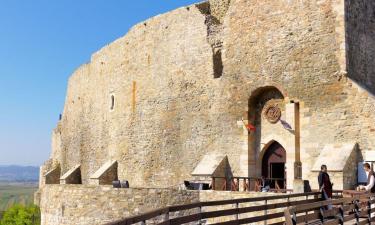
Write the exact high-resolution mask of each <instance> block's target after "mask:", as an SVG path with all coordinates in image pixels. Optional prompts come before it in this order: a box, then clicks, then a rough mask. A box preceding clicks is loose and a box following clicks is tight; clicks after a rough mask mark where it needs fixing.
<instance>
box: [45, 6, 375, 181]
mask: <svg viewBox="0 0 375 225" xmlns="http://www.w3.org/2000/svg"><path fill="white" fill-rule="evenodd" d="M227 3H229V1H226V2H224V4H222V5H221V4H217V2H212V6H215V5H219V6H220V7H215V10H216V11H215V10H212V12H214V11H215V13H216V14H217V15H221V16H220V18H221V20H220V21H219V22H218V23H210V19H209V15H208V14H207V13H209V12H211V11H210V10H208V11H207V10H206V11H205V10H204V9H205V7H206V8H207V7H209V5H208V4H207V3H202V4H200V5H198V6H189V7H184V8H180V9H177V10H175V11H172V12H170V13H167V14H164V15H160V16H157V17H154V18H152V19H150V20H147V21H145V22H144V23H140V24H138V25H136V26H135V27H133V28H132V29H131V30H130V31H129V33H128V34H127V35H126V36H124V37H123V38H120V39H118V40H116V41H115V42H113V43H111V44H109V45H108V46H105V47H104V48H103V49H101V50H100V51H98V52H97V53H95V54H94V55H93V56H92V59H91V62H90V63H89V64H85V65H83V66H82V67H80V68H79V69H78V70H77V71H76V72H75V73H74V74H73V76H72V77H71V78H70V80H69V87H68V92H67V93H68V94H67V97H66V104H65V108H64V112H63V117H62V120H61V121H60V122H59V125H58V127H57V128H56V130H55V131H54V142H53V143H54V144H53V149H54V150H53V154H52V158H54V159H55V160H57V161H59V162H60V164H61V169H62V173H65V172H66V171H68V170H69V169H70V168H72V167H74V166H75V165H77V164H80V165H81V171H82V182H83V183H87V182H88V178H89V177H90V175H92V174H93V173H94V172H95V171H96V170H98V169H99V168H100V167H101V166H102V165H103V164H104V163H105V162H107V161H108V160H117V161H118V170H119V171H118V175H119V178H120V179H127V180H129V181H130V185H131V186H133V187H134V186H138V187H140V186H150V187H168V186H173V185H176V184H178V183H181V182H182V181H183V180H184V179H189V178H190V173H191V172H192V171H193V169H194V167H195V166H196V165H197V164H198V162H199V161H200V160H201V159H202V157H203V156H204V155H205V154H206V153H208V152H213V151H218V152H221V153H224V154H226V155H228V158H229V162H230V166H231V168H232V170H233V174H234V175H237V176H248V175H249V173H250V169H251V171H255V175H259V173H260V171H259V170H258V171H256V170H253V169H252V168H250V167H249V162H250V158H251V157H253V154H255V156H254V157H255V159H256V160H259V159H260V156H261V151H262V149H263V147H264V146H265V145H266V144H267V143H269V142H270V141H278V142H279V143H281V144H282V145H283V147H284V148H285V149H286V151H287V152H289V153H293V151H294V147H293V146H292V142H291V141H290V140H291V137H292V136H291V134H290V132H288V131H286V130H285V129H283V128H282V127H281V125H280V124H270V123H268V122H267V121H261V122H260V123H259V124H261V125H257V126H258V127H257V134H256V135H258V136H259V137H260V138H258V139H257V141H256V143H252V142H250V141H249V139H248V135H249V134H248V132H247V131H244V129H243V128H242V127H239V126H238V121H240V120H241V118H242V117H245V118H244V119H251V118H246V117H247V115H249V113H248V112H249V111H252V110H254V109H253V108H249V99H250V97H251V96H252V93H254V92H255V91H256V90H257V89H258V88H261V87H264V86H274V87H276V88H277V89H278V90H279V91H280V92H281V93H282V94H283V97H284V103H285V104H286V103H288V102H289V101H290V100H295V101H299V102H300V103H301V112H302V114H301V151H302V161H303V178H304V179H316V178H315V176H314V177H311V178H310V174H311V173H310V169H311V166H312V164H313V163H314V159H315V158H316V157H317V156H318V155H319V153H320V150H321V149H322V148H323V146H325V145H326V144H331V143H336V142H339V143H340V142H342V141H343V140H345V142H353V143H356V142H358V143H359V148H360V149H361V150H372V149H374V148H375V143H374V140H373V139H371V138H369V137H371V136H372V135H374V134H375V133H374V130H375V128H374V125H373V124H375V123H374V122H375V121H374V119H373V118H374V115H375V113H374V110H373V107H372V105H373V104H374V103H375V102H374V98H373V96H371V95H369V94H368V92H366V91H363V90H361V89H360V88H359V87H356V86H355V84H353V83H352V82H351V81H350V79H348V78H347V77H346V72H345V70H346V64H345V28H344V3H343V2H342V1H339V0H337V1H331V0H323V1H310V0H306V1H294V0H292V1H290V0H281V1H273V0H266V1H255V0H251V1H245V0H233V1H230V4H227ZM220 9H222V10H223V11H220ZM217 10H219V12H218V11H217ZM223 12H224V14H223ZM211 22H212V21H211ZM216 31H217V32H216ZM213 49H214V50H213ZM218 49H219V50H220V62H221V64H222V65H221V66H222V74H221V76H215V62H216V61H215V60H217V58H216V57H215V54H216V53H217V51H219V50H218ZM216 63H217V62H216ZM349 71H350V70H349ZM354 76H355V75H354ZM215 77H217V78H215ZM112 96H113V97H112ZM112 99H113V103H112ZM112 104H113V107H112ZM285 114H286V112H285V111H284V110H283V115H282V118H286V115H285ZM260 126H261V127H260ZM249 146H254V148H255V151H249V148H250V147H249ZM249 152H251V154H252V155H250V156H249ZM337 154H339V153H337ZM291 155H293V154H291ZM249 157H250V158H249ZM288 160H289V165H292V160H293V159H292V158H288ZM257 168H259V165H258V167H257ZM291 169H292V168H291V167H290V166H288V168H287V170H291ZM292 175H293V174H290V176H292ZM313 188H316V187H313Z"/></svg>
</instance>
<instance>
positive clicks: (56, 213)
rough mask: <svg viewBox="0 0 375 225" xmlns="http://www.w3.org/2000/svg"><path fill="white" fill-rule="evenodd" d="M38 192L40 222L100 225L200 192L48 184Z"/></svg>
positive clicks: (189, 198)
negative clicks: (39, 195) (39, 198)
mask: <svg viewBox="0 0 375 225" xmlns="http://www.w3.org/2000/svg"><path fill="white" fill-rule="evenodd" d="M41 193H42V194H41V202H40V206H41V214H42V221H41V224H42V225H88V224H92V225H102V224H104V223H107V222H112V221H115V220H118V219H121V218H124V217H128V216H130V215H137V214H140V213H144V212H147V211H150V210H152V209H157V208H161V207H165V206H167V205H178V204H184V203H185V204H187V203H193V202H198V201H199V192H194V191H179V190H175V189H153V188H150V189H147V188H143V189H123V188H121V189H115V188H112V187H111V186H88V185H47V186H45V187H43V189H42V191H41ZM146 196H147V197H146Z"/></svg>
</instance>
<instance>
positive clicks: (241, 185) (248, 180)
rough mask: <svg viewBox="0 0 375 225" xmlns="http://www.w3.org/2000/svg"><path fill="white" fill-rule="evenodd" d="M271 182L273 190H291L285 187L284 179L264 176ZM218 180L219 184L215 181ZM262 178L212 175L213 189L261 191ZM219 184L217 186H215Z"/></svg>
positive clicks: (288, 191) (285, 191)
mask: <svg viewBox="0 0 375 225" xmlns="http://www.w3.org/2000/svg"><path fill="white" fill-rule="evenodd" d="M266 180H267V181H268V182H269V183H270V184H271V187H272V190H273V191H274V192H284V193H291V192H292V191H293V190H291V189H286V179H279V178H266ZM218 182H220V185H217V183H218ZM261 182H262V179H261V178H259V177H232V178H227V177H212V182H211V183H212V188H213V190H220V191H240V190H241V191H261ZM217 186H219V187H217Z"/></svg>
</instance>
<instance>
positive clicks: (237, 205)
mask: <svg viewBox="0 0 375 225" xmlns="http://www.w3.org/2000/svg"><path fill="white" fill-rule="evenodd" d="M238 207H239V204H238V202H236V209H237V214H236V220H238Z"/></svg>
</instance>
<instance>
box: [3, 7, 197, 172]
mask: <svg viewBox="0 0 375 225" xmlns="http://www.w3.org/2000/svg"><path fill="white" fill-rule="evenodd" d="M195 2H199V1H197V0H174V1H171V0H137V1H129V0H100V1H99V0H60V1H57V0H56V1H51V0H32V1H25V0H0V165H9V164H18V165H40V164H42V163H43V162H44V161H45V160H46V159H48V157H49V154H50V150H51V148H50V143H51V131H52V129H53V128H54V127H55V125H56V123H57V120H58V116H59V114H60V113H61V111H62V109H63V105H64V99H65V93H66V85H67V81H68V77H69V76H70V74H71V73H72V72H73V71H74V70H75V69H76V68H77V67H78V66H79V65H81V64H83V63H85V62H88V61H89V59H90V56H91V54H92V53H94V52H95V51H97V50H98V49H100V48H101V47H103V46H104V45H106V44H107V43H110V42H112V41H114V40H115V39H117V38H119V37H121V36H123V35H125V34H126V32H127V31H128V30H129V28H130V27H131V26H133V25H134V24H136V23H138V22H141V21H143V20H145V19H147V18H149V17H152V16H154V15H157V14H160V13H164V12H167V11H170V10H172V9H175V8H178V7H180V6H184V5H189V4H192V3H195Z"/></svg>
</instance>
